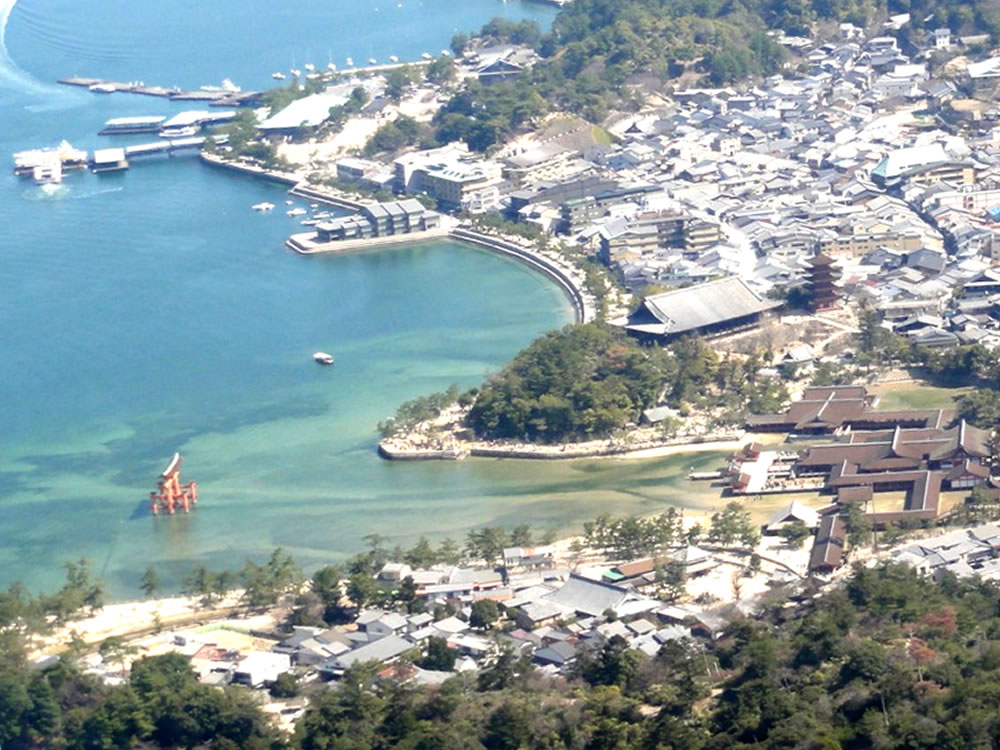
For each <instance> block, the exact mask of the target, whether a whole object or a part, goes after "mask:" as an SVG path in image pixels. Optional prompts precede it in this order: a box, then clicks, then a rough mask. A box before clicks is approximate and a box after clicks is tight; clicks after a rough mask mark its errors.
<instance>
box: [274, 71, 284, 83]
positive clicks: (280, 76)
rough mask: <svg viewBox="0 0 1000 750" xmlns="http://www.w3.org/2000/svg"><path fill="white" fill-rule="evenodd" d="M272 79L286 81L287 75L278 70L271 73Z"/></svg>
mask: <svg viewBox="0 0 1000 750" xmlns="http://www.w3.org/2000/svg"><path fill="white" fill-rule="evenodd" d="M271 78H273V79H274V80H276V81H284V80H285V74H284V73H282V72H281V71H280V70H276V71H274V72H273V73H271Z"/></svg>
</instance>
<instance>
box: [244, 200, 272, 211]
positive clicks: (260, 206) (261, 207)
mask: <svg viewBox="0 0 1000 750" xmlns="http://www.w3.org/2000/svg"><path fill="white" fill-rule="evenodd" d="M250 208H252V209H253V210H254V211H270V210H271V209H272V208H274V204H273V203H268V202H267V201H264V202H263V203H254V204H253V205H252V206H250Z"/></svg>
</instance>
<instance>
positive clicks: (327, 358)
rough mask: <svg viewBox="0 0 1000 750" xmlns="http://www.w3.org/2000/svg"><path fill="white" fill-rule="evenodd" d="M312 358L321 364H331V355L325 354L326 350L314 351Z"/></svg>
mask: <svg viewBox="0 0 1000 750" xmlns="http://www.w3.org/2000/svg"><path fill="white" fill-rule="evenodd" d="M313 359H314V360H316V361H317V362H318V363H319V364H321V365H332V364H333V355H332V354H327V353H326V352H316V353H315V354H313Z"/></svg>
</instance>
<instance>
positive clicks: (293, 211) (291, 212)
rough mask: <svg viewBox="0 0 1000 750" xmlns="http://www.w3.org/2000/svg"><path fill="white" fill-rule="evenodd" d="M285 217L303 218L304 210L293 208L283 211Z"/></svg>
mask: <svg viewBox="0 0 1000 750" xmlns="http://www.w3.org/2000/svg"><path fill="white" fill-rule="evenodd" d="M285 215H286V216H305V215H306V210H305V209H304V208H293V209H290V210H288V211H285Z"/></svg>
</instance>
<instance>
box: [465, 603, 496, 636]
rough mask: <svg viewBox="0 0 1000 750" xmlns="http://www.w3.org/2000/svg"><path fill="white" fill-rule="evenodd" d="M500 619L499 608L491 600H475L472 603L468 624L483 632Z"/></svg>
mask: <svg viewBox="0 0 1000 750" xmlns="http://www.w3.org/2000/svg"><path fill="white" fill-rule="evenodd" d="M499 619H500V608H499V607H497V603H496V602H495V601H493V600H492V599H477V600H476V601H474V602H473V603H472V612H471V614H470V615H469V624H470V625H471V626H472V627H474V628H479V629H480V630H485V629H487V628H489V627H490V626H492V625H493V623H495V622H496V621H497V620H499Z"/></svg>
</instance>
